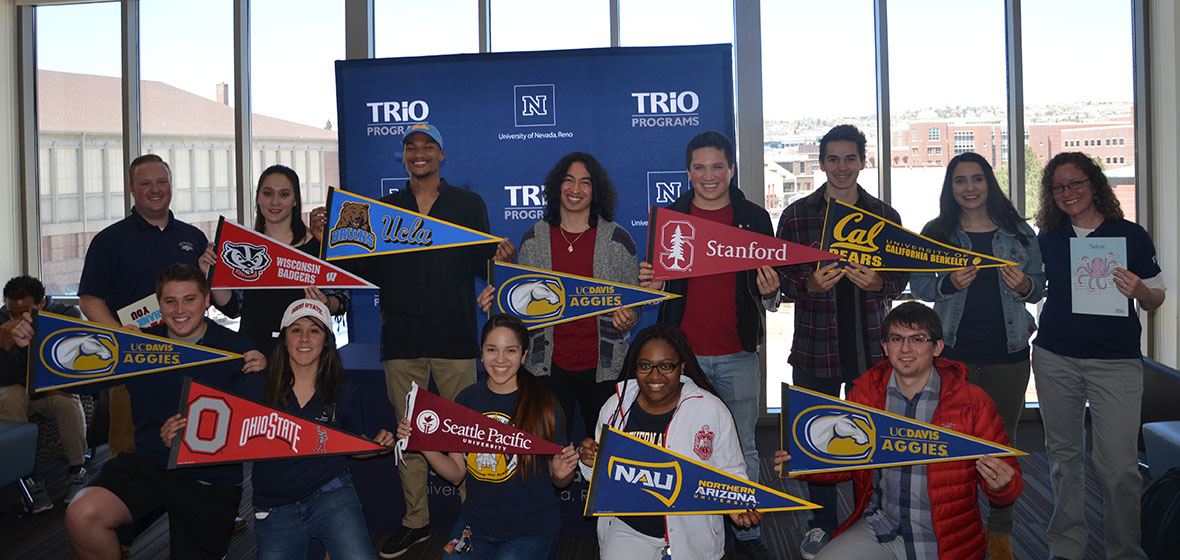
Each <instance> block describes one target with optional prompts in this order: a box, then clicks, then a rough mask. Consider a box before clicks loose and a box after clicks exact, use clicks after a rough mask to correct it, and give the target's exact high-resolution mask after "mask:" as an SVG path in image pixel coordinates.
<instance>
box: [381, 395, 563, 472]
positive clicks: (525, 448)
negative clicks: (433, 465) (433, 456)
mask: <svg viewBox="0 0 1180 560" xmlns="http://www.w3.org/2000/svg"><path fill="white" fill-rule="evenodd" d="M406 400H407V405H406V417H407V418H409V419H410V427H411V432H410V438H409V441H408V442H406V443H404V444H403V442H400V441H399V442H398V445H399V449H405V450H409V451H447V452H452V451H454V452H464V453H499V454H503V455H513V454H518V455H556V454H558V453H561V446H560V445H557V444H556V443H553V442H551V441H547V440H545V438H541V437H538V436H534V435H533V434H530V433H528V432H524V431H521V430H518V429H516V428H514V427H512V426H509V425H508V424H505V423H502V422H500V421H497V420H494V419H492V418H488V417H487V416H484V415H483V414H481V413H479V412H476V411H474V410H471V409H470V408H467V407H465V406H463V405H461V404H457V403H454V402H452V401H449V400H447V399H444V398H442V397H440V396H438V395H435V394H434V393H431V392H430V391H427V390H425V389H423V388H422V387H419V386H418V384H417V383H412V384H411V386H410V392H409V394H407V395H406Z"/></svg>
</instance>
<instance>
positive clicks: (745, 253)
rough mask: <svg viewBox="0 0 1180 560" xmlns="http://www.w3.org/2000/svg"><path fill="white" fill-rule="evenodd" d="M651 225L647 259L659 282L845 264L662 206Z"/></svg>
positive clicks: (808, 249)
mask: <svg viewBox="0 0 1180 560" xmlns="http://www.w3.org/2000/svg"><path fill="white" fill-rule="evenodd" d="M648 224H649V225H648V228H647V243H648V245H647V254H648V255H649V256H648V258H649V259H651V262H652V269H653V272H654V273H655V276H654V277H653V278H652V280H654V281H656V282H660V281H663V280H672V279H675V278H690V277H693V276H706V275H709V274H720V273H723V272H737V271H742V270H753V269H755V268H759V267H762V266H782V265H788V264H799V263H807V262H815V261H827V260H836V259H838V258H840V255H835V254H832V253H828V252H827V251H820V250H819V249H813V248H811V247H808V246H806V245H800V244H798V243H791V242H790V241H783V240H782V239H779V238H777V237H773V236H770V235H762V234H760V233H754V232H752V231H747V230H744V229H741V228H736V227H733V226H729V225H725V224H719V223H717V222H714V221H711V220H705V219H703V218H699V217H695V216H690V215H688V214H682V213H680V212H676V211H673V210H668V209H667V208H660V207H658V206H653V207H652V208H651V218H650V220H649V221H648Z"/></svg>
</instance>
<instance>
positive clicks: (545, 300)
mask: <svg viewBox="0 0 1180 560" xmlns="http://www.w3.org/2000/svg"><path fill="white" fill-rule="evenodd" d="M500 293H501V294H502V295H501V298H500V310H501V311H503V312H505V313H511V314H512V315H516V316H517V317H520V319H521V320H522V321H524V322H525V324H529V323H537V322H541V321H545V320H548V319H552V318H554V317H560V316H561V313H562V312H563V311H565V287H564V286H563V285H562V283H561V279H560V278H557V277H555V276H546V275H542V274H526V275H523V276H517V277H515V278H513V279H511V280H509V281H508V282H506V284H505V286H504V289H503V290H502V291H501V292H500Z"/></svg>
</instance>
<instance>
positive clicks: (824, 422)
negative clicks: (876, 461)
mask: <svg viewBox="0 0 1180 560" xmlns="http://www.w3.org/2000/svg"><path fill="white" fill-rule="evenodd" d="M794 429H795V433H796V434H797V436H798V442H799V447H800V450H801V451H803V452H804V453H806V454H807V455H810V456H811V457H814V458H816V459H819V460H821V461H826V462H828V463H836V464H858V463H867V462H868V461H870V460H871V459H872V457H873V451H874V450H876V448H877V445H876V439H877V438H876V435H877V428H876V427H875V426H874V425H873V419H872V418H871V417H870V416H869V415H867V414H865V413H864V412H862V411H860V410H857V409H855V408H849V407H843V406H815V407H811V408H808V409H806V410H804V411H803V412H801V413H800V414H799V416H797V417H796V418H795V428H794Z"/></svg>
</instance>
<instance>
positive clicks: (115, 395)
mask: <svg viewBox="0 0 1180 560" xmlns="http://www.w3.org/2000/svg"><path fill="white" fill-rule="evenodd" d="M110 406H111V430H110V438H109V443H110V445H111V459H114V458H115V457H116V456H117V455H118V454H120V453H134V452H135V424H134V423H132V421H131V394H130V393H128V392H127V387H125V386H123V385H119V386H117V387H111V404H110Z"/></svg>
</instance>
